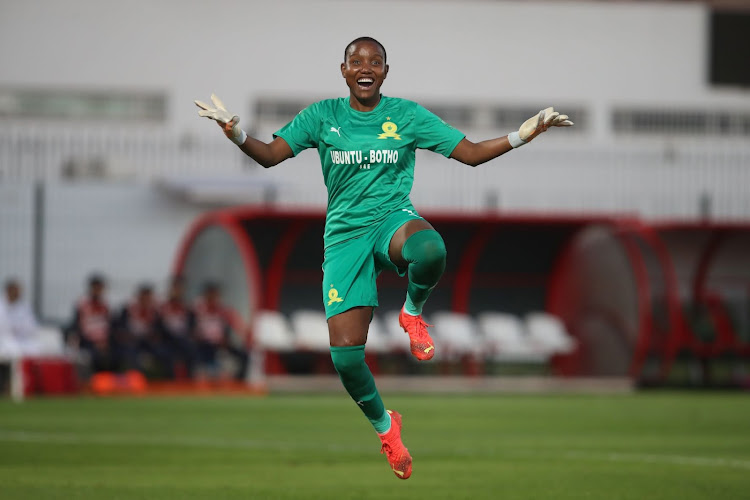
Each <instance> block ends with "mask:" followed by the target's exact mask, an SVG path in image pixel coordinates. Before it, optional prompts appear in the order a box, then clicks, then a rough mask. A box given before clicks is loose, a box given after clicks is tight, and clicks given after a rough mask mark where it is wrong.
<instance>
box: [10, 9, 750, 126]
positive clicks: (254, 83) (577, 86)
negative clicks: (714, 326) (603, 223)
mask: <svg viewBox="0 0 750 500" xmlns="http://www.w3.org/2000/svg"><path fill="white" fill-rule="evenodd" d="M707 14H708V11H707V9H706V8H705V7H704V6H701V5H699V4H697V3H684V4H683V3H680V4H669V3H659V2H653V3H651V2H648V3H647V2H627V3H618V2H606V3H605V2H601V3H599V2H567V1H559V2H552V1H547V2H504V1H494V2H490V1H433V2H430V1H403V0H401V1H394V0H390V1H389V0H381V1H377V2H373V1H361V2H358V1H343V0H338V1H337V0H286V1H274V2H270V1H257V0H256V1H252V0H245V1H234V0H216V1H212V2H203V1H196V0H186V1H181V0H129V1H127V2H124V1H118V2H115V1H108V0H106V1H103V0H66V1H62V2H61V1H58V0H35V1H28V0H3V1H2V2H0V68H2V71H0V85H10V84H13V85H28V86H34V85H38V86H45V87H46V86H60V85H62V86H70V87H75V88H96V89H98V88H122V89H157V90H158V89H161V90H164V91H166V92H168V94H169V97H170V110H169V113H170V126H171V127H174V128H176V129H178V130H180V131H182V130H193V131H197V132H201V133H205V132H206V130H211V131H212V132H213V129H211V128H210V127H209V124H208V123H205V122H204V121H201V120H198V119H197V117H196V116H195V111H196V110H195V109H194V106H193V104H192V100H193V99H195V98H206V97H208V95H209V94H210V93H211V92H212V91H215V92H216V93H218V94H219V95H220V96H222V97H223V98H224V100H225V102H226V103H227V104H228V105H230V106H231V107H232V108H233V109H234V110H236V111H237V112H238V113H239V114H240V115H241V116H242V115H246V114H248V109H249V107H250V106H251V103H252V102H253V99H254V97H255V96H258V95H269V94H287V93H288V94H294V95H301V96H310V97H311V99H312V98H316V97H327V96H337V95H345V94H346V88H345V86H344V83H343V82H342V81H341V76H340V73H339V70H338V66H339V63H340V61H341V59H342V58H343V49H344V46H345V44H346V43H347V42H348V41H350V40H351V39H353V38H355V37H357V36H360V35H363V34H367V35H371V36H374V37H376V38H378V39H379V40H380V41H381V42H383V43H384V44H385V46H386V48H387V49H388V51H389V54H388V55H389V58H388V62H389V64H390V65H391V73H390V76H389V78H388V81H387V82H386V85H385V86H384V92H385V93H386V94H389V95H396V96H403V97H411V98H417V99H433V100H434V99H436V98H448V99H451V100H463V101H476V100H483V99H490V100H493V101H518V102H521V101H522V102H524V103H534V104H539V105H540V106H541V105H547V104H548V103H553V104H554V103H556V102H561V101H564V102H580V103H583V104H592V105H593V107H594V109H595V110H596V114H595V115H594V116H593V117H592V119H593V120H594V121H595V122H600V121H603V120H604V113H605V112H606V110H607V107H608V106H611V105H612V104H617V103H622V102H626V103H629V102H632V103H644V104H651V105H659V106H661V105H665V104H679V105H707V106H714V105H719V106H729V105H730V104H731V103H734V104H742V105H745V106H748V98H747V94H746V93H745V94H742V93H739V92H736V91H717V90H714V89H711V88H710V87H709V86H708V84H707V76H706V67H707V63H706V53H707V41H706V37H707ZM748 107H750V106H748ZM592 130H593V131H594V133H595V134H598V133H603V132H602V131H603V130H604V129H603V128H602V127H594V128H592Z"/></svg>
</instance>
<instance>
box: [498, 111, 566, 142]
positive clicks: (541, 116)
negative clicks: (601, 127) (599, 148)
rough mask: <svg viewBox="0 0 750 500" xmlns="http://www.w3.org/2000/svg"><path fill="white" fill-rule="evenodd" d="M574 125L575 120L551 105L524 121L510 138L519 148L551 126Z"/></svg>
mask: <svg viewBox="0 0 750 500" xmlns="http://www.w3.org/2000/svg"><path fill="white" fill-rule="evenodd" d="M572 125H573V122H572V121H570V120H569V119H568V115H561V114H560V113H558V112H557V111H555V108H553V107H549V108H546V109H543V110H541V111H540V112H539V113H538V114H536V115H534V116H532V117H531V118H529V119H528V120H526V121H525V122H523V124H521V127H520V128H519V129H518V131H517V132H512V133H511V134H509V135H508V140H509V141H510V142H511V145H512V146H513V147H514V148H517V147H519V146H521V145H523V144H526V143H527V142H529V141H531V140H532V139H534V138H535V137H536V136H538V135H539V134H541V133H542V132H546V131H547V129H548V128H550V127H570V126H572Z"/></svg>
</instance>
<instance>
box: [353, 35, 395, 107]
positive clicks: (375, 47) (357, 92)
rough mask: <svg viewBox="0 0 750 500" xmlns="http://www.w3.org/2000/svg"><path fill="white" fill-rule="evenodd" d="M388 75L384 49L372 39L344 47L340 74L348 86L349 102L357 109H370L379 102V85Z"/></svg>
mask: <svg viewBox="0 0 750 500" xmlns="http://www.w3.org/2000/svg"><path fill="white" fill-rule="evenodd" d="M387 75H388V65H387V64H386V63H385V51H384V50H383V48H382V47H381V46H380V45H379V44H377V43H375V42H372V41H369V40H363V41H358V42H354V43H352V44H351V45H349V47H347V49H346V59H345V60H344V62H343V63H341V76H343V77H344V79H345V80H346V85H347V86H348V87H349V104H350V105H351V107H352V108H354V109H356V110H358V111H371V110H372V109H374V108H375V106H377V105H378V103H379V102H380V87H381V86H382V85H383V81H384V80H385V78H386V76H387Z"/></svg>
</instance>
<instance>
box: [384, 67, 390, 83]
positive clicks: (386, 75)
mask: <svg viewBox="0 0 750 500" xmlns="http://www.w3.org/2000/svg"><path fill="white" fill-rule="evenodd" d="M388 68H389V66H388V65H387V64H386V65H385V73H383V80H385V79H386V78H388Z"/></svg>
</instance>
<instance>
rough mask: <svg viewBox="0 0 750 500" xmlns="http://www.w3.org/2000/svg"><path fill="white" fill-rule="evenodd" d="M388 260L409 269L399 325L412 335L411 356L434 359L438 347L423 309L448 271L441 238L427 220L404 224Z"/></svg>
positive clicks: (415, 220) (389, 248) (396, 234)
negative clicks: (431, 335) (428, 330)
mask: <svg viewBox="0 0 750 500" xmlns="http://www.w3.org/2000/svg"><path fill="white" fill-rule="evenodd" d="M388 256H389V258H390V259H391V262H393V263H394V264H395V265H396V266H398V267H399V268H402V269H403V268H407V269H408V276H409V285H408V287H407V290H406V301H405V303H404V306H403V308H402V309H401V314H400V315H399V324H400V325H401V327H402V328H403V329H404V330H405V331H406V332H407V333H408V334H409V340H410V342H411V352H412V354H413V355H414V356H415V357H416V358H417V359H419V360H420V361H423V360H428V359H432V357H433V356H434V355H435V345H434V343H433V341H432V337H430V335H429V333H428V332H427V327H428V326H429V325H428V324H427V323H425V321H424V320H423V319H422V307H423V306H424V304H425V302H427V298H428V297H429V296H430V293H431V292H432V289H433V288H435V285H437V283H438V281H439V280H440V277H441V276H442V275H443V271H445V259H446V250H445V243H444V242H443V238H442V237H441V236H440V234H439V233H438V232H437V231H435V229H434V228H433V227H432V225H431V224H430V223H429V222H427V221H426V220H424V219H413V220H410V221H407V222H405V223H404V224H403V225H402V226H401V227H400V228H399V229H398V230H397V231H396V232H395V233H394V235H393V237H392V238H391V241H390V244H389V246H388Z"/></svg>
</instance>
